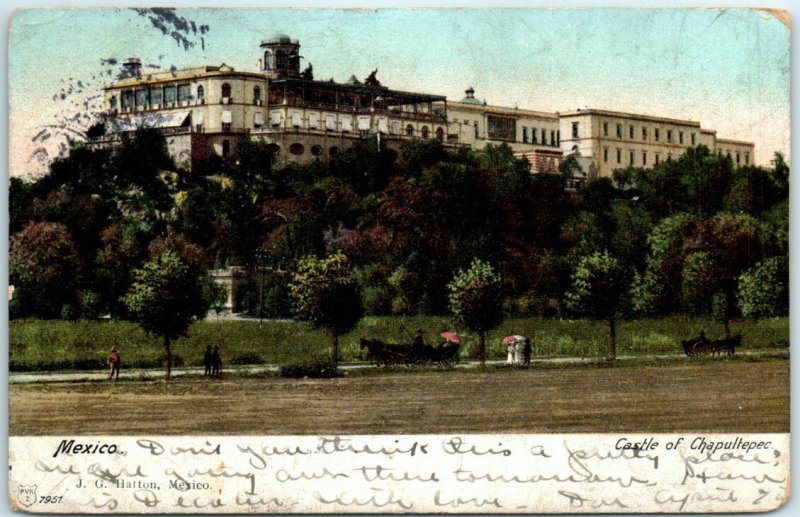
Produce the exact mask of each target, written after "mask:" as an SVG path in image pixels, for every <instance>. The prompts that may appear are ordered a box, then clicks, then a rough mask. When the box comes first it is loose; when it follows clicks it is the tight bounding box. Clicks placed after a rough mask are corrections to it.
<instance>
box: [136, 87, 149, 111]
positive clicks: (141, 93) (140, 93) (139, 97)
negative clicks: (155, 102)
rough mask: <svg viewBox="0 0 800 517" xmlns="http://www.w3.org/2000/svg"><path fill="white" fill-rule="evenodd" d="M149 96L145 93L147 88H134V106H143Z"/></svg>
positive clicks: (147, 103)
mask: <svg viewBox="0 0 800 517" xmlns="http://www.w3.org/2000/svg"><path fill="white" fill-rule="evenodd" d="M149 100H150V96H149V95H147V90H136V107H137V108H145V107H147V106H148V105H149V104H150V102H149Z"/></svg>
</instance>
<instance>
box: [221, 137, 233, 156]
mask: <svg viewBox="0 0 800 517" xmlns="http://www.w3.org/2000/svg"><path fill="white" fill-rule="evenodd" d="M230 152H231V143H230V142H229V141H228V140H223V141H222V157H223V158H227V157H228V155H229V154H230Z"/></svg>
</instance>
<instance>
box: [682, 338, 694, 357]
mask: <svg viewBox="0 0 800 517" xmlns="http://www.w3.org/2000/svg"><path fill="white" fill-rule="evenodd" d="M696 344H697V340H696V339H687V340H686V341H681V345H682V346H683V352H684V353H685V354H686V357H694V355H695V350H694V346H695V345H696Z"/></svg>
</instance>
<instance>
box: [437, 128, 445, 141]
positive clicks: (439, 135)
mask: <svg viewBox="0 0 800 517" xmlns="http://www.w3.org/2000/svg"><path fill="white" fill-rule="evenodd" d="M436 140H438V141H440V142H444V129H442V128H440V127H439V128H436Z"/></svg>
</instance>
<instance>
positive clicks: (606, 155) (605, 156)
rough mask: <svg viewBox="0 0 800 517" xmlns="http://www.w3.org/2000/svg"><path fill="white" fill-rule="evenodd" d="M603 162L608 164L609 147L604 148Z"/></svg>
mask: <svg viewBox="0 0 800 517" xmlns="http://www.w3.org/2000/svg"><path fill="white" fill-rule="evenodd" d="M603 162H604V163H608V147H603Z"/></svg>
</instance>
